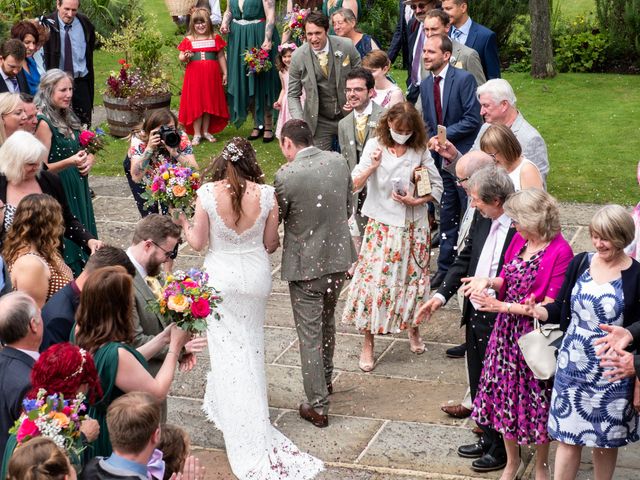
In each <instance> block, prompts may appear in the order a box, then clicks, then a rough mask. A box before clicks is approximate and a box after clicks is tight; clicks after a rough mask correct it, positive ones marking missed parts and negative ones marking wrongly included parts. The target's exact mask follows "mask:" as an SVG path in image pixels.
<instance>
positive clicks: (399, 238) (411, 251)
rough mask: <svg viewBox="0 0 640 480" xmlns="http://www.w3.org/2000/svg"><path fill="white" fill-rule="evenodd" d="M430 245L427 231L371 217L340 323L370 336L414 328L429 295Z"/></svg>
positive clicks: (411, 224)
mask: <svg viewBox="0 0 640 480" xmlns="http://www.w3.org/2000/svg"><path fill="white" fill-rule="evenodd" d="M430 242H431V239H430V235H429V229H428V227H418V226H416V225H415V224H413V223H409V224H408V225H407V226H406V227H394V226H389V225H385V224H383V223H380V222H378V221H376V220H374V219H369V222H368V223H367V228H366V229H365V232H364V241H363V243H362V248H361V249H360V255H359V257H358V264H357V267H356V270H355V272H354V275H353V280H352V281H351V284H350V285H349V292H348V295H347V302H346V305H345V308H344V313H343V315H342V322H343V323H348V324H355V326H356V327H357V328H358V329H359V330H360V331H369V332H371V333H374V334H384V333H397V332H399V331H400V330H405V329H406V328H408V327H409V326H415V324H414V320H415V313H416V312H417V309H418V308H419V307H420V306H421V305H422V303H423V302H425V301H426V300H427V297H428V295H429V268H428V264H429V245H430Z"/></svg>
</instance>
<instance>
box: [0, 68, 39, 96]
mask: <svg viewBox="0 0 640 480" xmlns="http://www.w3.org/2000/svg"><path fill="white" fill-rule="evenodd" d="M16 78H17V80H18V88H19V89H20V93H31V90H29V83H28V82H27V76H26V75H25V73H24V70H20V73H18V75H17V76H16ZM8 92H9V87H8V86H7V82H5V80H4V78H2V77H1V76H0V93H8Z"/></svg>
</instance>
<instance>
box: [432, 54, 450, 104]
mask: <svg viewBox="0 0 640 480" xmlns="http://www.w3.org/2000/svg"><path fill="white" fill-rule="evenodd" d="M448 71H449V64H448V63H447V64H446V65H445V66H444V68H443V69H442V71H441V72H440V73H439V74H438V75H436V74H434V73H432V75H433V83H434V85H435V83H436V76H437V77H440V78H442V80H440V106H442V107H444V103H443V102H444V79H445V78H447V72H448Z"/></svg>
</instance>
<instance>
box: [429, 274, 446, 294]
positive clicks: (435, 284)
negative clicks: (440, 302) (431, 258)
mask: <svg viewBox="0 0 640 480" xmlns="http://www.w3.org/2000/svg"><path fill="white" fill-rule="evenodd" d="M446 276H447V272H443V271H442V270H438V271H437V272H436V273H434V274H433V275H431V290H437V289H438V288H440V285H442V282H443V281H444V277H446Z"/></svg>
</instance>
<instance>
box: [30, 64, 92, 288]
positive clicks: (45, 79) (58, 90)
mask: <svg viewBox="0 0 640 480" xmlns="http://www.w3.org/2000/svg"><path fill="white" fill-rule="evenodd" d="M72 96H73V80H72V79H71V77H70V76H69V74H67V73H65V72H63V71H62V70H59V69H57V68H54V69H52V70H49V71H48V72H47V73H45V74H44V75H43V76H42V79H41V80H40V89H39V90H38V93H37V95H36V103H37V105H38V108H39V109H40V112H41V114H39V115H38V120H39V122H38V128H37V130H36V137H37V138H38V139H39V140H40V141H41V142H42V143H43V144H44V145H45V147H47V148H48V149H49V157H48V159H47V166H48V169H49V170H50V171H51V172H54V173H56V174H58V176H59V177H60V181H61V182H62V187H63V189H64V193H65V195H66V197H67V203H68V204H69V208H70V209H71V213H73V215H74V216H75V217H76V218H77V219H78V220H80V223H82V225H84V228H85V229H86V230H87V231H88V232H89V233H91V234H92V235H93V236H97V229H96V219H95V217H94V214H93V204H92V203H91V194H90V192H89V182H88V180H87V178H88V175H89V172H90V171H91V167H93V164H94V162H95V158H94V156H93V155H92V154H90V153H87V152H86V151H85V150H84V149H82V147H81V146H80V141H79V139H78V137H79V135H80V130H81V128H82V125H81V124H80V120H79V119H78V117H77V116H76V114H75V113H73V110H72V109H71V97H72ZM87 258H88V255H87V254H86V252H84V251H83V250H82V249H80V248H79V247H78V246H77V245H76V244H74V243H73V242H70V241H68V240H67V239H66V238H65V241H64V261H65V263H66V264H67V265H69V267H71V270H73V273H74V275H75V276H78V275H79V274H80V272H81V271H82V269H83V267H84V264H85V262H86V260H87Z"/></svg>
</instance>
